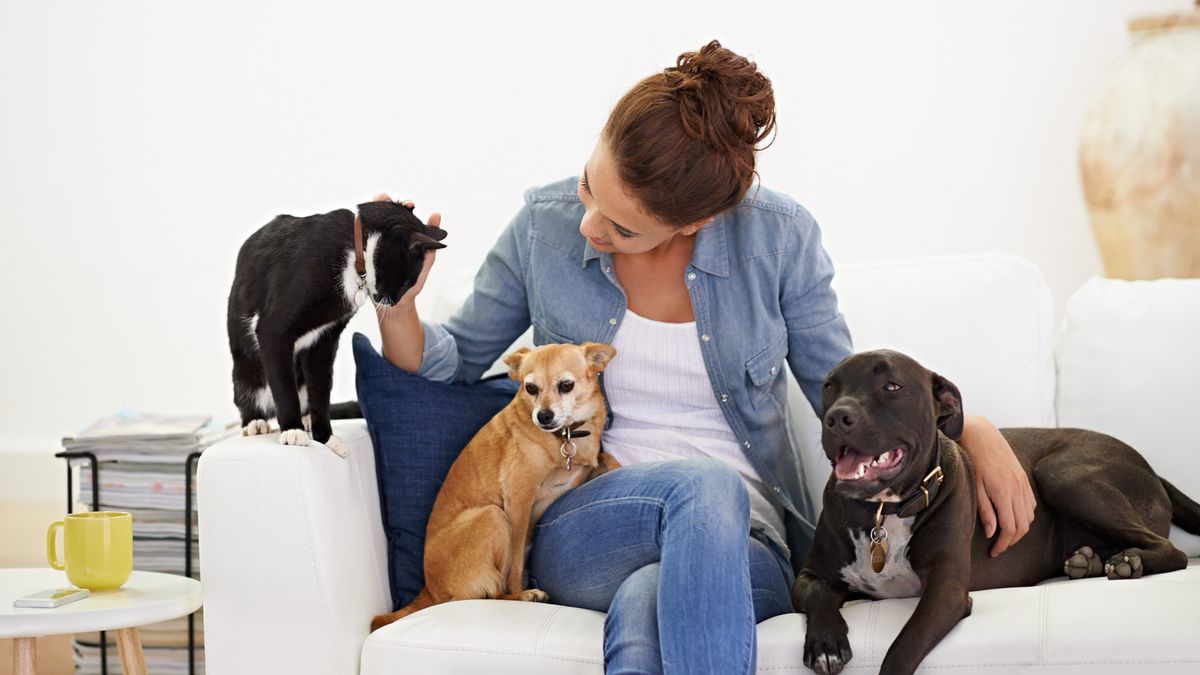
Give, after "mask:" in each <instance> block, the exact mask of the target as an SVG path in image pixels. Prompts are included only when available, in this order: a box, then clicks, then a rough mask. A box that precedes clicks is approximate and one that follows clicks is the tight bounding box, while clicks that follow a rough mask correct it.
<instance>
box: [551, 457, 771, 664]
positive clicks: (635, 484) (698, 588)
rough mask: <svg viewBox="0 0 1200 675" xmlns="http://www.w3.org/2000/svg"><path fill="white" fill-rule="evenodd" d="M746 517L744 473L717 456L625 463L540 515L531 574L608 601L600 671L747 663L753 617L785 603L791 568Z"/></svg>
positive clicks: (569, 599)
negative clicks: (602, 667)
mask: <svg viewBox="0 0 1200 675" xmlns="http://www.w3.org/2000/svg"><path fill="white" fill-rule="evenodd" d="M749 522H750V507H749V504H748V500H747V497H746V487H745V484H744V483H742V480H741V478H740V477H739V476H738V474H737V472H736V471H734V470H733V469H732V468H731V467H729V466H728V465H727V464H724V463H723V462H720V461H718V460H710V459H695V460H693V459H688V460H677V461H669V462H655V463H649V464H638V465H634V466H629V467H622V468H621V469H619V470H617V471H612V472H609V473H607V474H604V475H603V476H600V477H599V478H597V479H595V480H593V481H590V482H588V483H585V484H584V485H582V486H580V487H578V488H576V489H575V490H572V491H571V492H569V493H567V494H566V495H564V496H562V497H561V498H559V500H558V501H556V502H555V503H554V504H552V505H551V506H550V508H549V509H548V510H547V511H546V513H545V514H544V515H543V516H542V518H541V521H540V522H539V523H538V525H537V529H536V530H535V533H534V539H533V550H532V552H531V553H530V556H529V577H530V585H531V586H534V587H537V588H540V589H542V590H544V591H546V592H547V593H549V594H550V601H551V602H555V603H558V604H563V605H571V606H575V607H584V608H587V609H593V610H597V611H601V612H608V615H607V617H606V618H605V621H604V665H605V672H606V673H609V674H613V673H620V674H622V675H623V674H625V673H722V674H726V673H729V674H734V673H753V672H754V668H755V656H756V633H755V624H757V623H758V622H760V621H765V620H766V619H769V618H771V617H773V616H777V615H779V614H783V613H785V612H790V611H792V605H791V586H792V581H793V579H794V577H793V575H792V568H791V564H790V563H789V562H788V560H787V559H786V557H785V556H784V555H783V552H782V551H781V550H780V549H779V547H778V546H776V545H775V544H773V543H772V542H770V541H769V540H767V539H766V537H764V536H762V535H760V534H759V533H758V532H755V533H751V532H750V526H749Z"/></svg>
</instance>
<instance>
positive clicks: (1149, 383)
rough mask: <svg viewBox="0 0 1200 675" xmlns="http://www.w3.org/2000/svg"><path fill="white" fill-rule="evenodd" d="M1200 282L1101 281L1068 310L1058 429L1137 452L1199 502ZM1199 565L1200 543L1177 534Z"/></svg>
mask: <svg viewBox="0 0 1200 675" xmlns="http://www.w3.org/2000/svg"><path fill="white" fill-rule="evenodd" d="M1198 348H1200V279H1159V280H1156V281H1121V280H1118V279H1100V278H1095V279H1092V280H1091V281H1089V282H1087V283H1086V284H1084V286H1083V287H1082V288H1080V289H1079V290H1078V291H1076V292H1075V294H1074V295H1073V296H1071V299H1070V300H1069V301H1068V302H1067V308H1066V313H1065V315H1064V317H1063V321H1062V327H1061V329H1060V333H1059V339H1058V355H1057V361H1058V421H1059V425H1060V426H1064V427H1082V428H1085V429H1095V430H1096V431H1102V432H1104V433H1106V434H1111V435H1113V436H1116V437H1117V438H1119V439H1121V440H1123V441H1125V442H1126V443H1128V444H1130V445H1132V446H1133V447H1135V448H1137V450H1138V451H1139V452H1141V453H1142V455H1143V456H1144V457H1145V458H1146V459H1147V460H1149V462H1150V465H1151V466H1153V467H1154V469H1155V471H1157V472H1158V474H1159V475H1160V476H1162V477H1163V478H1166V479H1167V480H1169V481H1171V482H1172V483H1174V484H1175V486H1176V487H1178V488H1179V489H1180V490H1183V491H1184V492H1185V493H1187V494H1188V495H1189V496H1191V497H1192V498H1193V499H1195V500H1197V501H1200V440H1198V439H1197V434H1196V431H1195V424H1196V415H1197V414H1198V413H1200V356H1198V354H1200V352H1198ZM1171 539H1172V541H1174V542H1175V543H1176V545H1177V546H1179V547H1180V548H1182V549H1184V550H1185V551H1187V552H1188V554H1189V555H1193V556H1194V555H1200V537H1196V536H1193V535H1188V534H1185V533H1184V532H1183V531H1182V530H1180V529H1178V528H1173V529H1172V535H1171Z"/></svg>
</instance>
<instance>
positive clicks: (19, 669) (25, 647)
mask: <svg viewBox="0 0 1200 675" xmlns="http://www.w3.org/2000/svg"><path fill="white" fill-rule="evenodd" d="M36 673H37V642H36V638H31V637H29V638H14V639H13V675H35V674H36Z"/></svg>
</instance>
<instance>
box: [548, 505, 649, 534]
mask: <svg viewBox="0 0 1200 675" xmlns="http://www.w3.org/2000/svg"><path fill="white" fill-rule="evenodd" d="M622 502H630V503H634V504H650V505H653V506H657V507H658V508H660V509H665V508H666V502H665V501H664V500H662V499H654V498H653V497H613V498H611V499H598V500H595V501H590V502H588V503H586V504H581V505H579V506H576V507H575V508H573V509H571V510H570V511H565V512H563V513H560V514H558V515H557V516H555V517H554V519H553V520H543V521H542V522H539V523H538V524H537V528H538V529H541V528H543V527H549V526H551V525H553V524H555V523H557V522H558V521H560V520H562V519H563V518H566V517H567V516H570V515H573V514H576V513H579V512H580V511H583V510H586V509H590V508H593V507H597V506H604V505H607V504H617V503H622Z"/></svg>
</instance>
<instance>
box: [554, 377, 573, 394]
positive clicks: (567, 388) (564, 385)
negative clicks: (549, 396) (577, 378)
mask: <svg viewBox="0 0 1200 675" xmlns="http://www.w3.org/2000/svg"><path fill="white" fill-rule="evenodd" d="M574 388H575V383H574V382H572V381H570V380H564V381H562V382H559V383H558V393H560V394H569V393H571V390H572V389H574Z"/></svg>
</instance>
